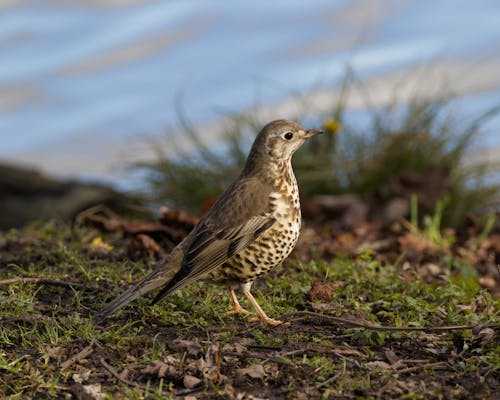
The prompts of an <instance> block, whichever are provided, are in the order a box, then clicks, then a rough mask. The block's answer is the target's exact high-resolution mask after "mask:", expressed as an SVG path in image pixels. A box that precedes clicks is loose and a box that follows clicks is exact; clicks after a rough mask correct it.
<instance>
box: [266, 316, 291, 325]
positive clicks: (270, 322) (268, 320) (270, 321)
mask: <svg viewBox="0 0 500 400" xmlns="http://www.w3.org/2000/svg"><path fill="white" fill-rule="evenodd" d="M262 320H263V321H264V322H265V323H266V324H268V325H270V326H280V325H281V326H289V325H290V322H283V321H279V320H277V319H273V318H269V317H267V318H262Z"/></svg>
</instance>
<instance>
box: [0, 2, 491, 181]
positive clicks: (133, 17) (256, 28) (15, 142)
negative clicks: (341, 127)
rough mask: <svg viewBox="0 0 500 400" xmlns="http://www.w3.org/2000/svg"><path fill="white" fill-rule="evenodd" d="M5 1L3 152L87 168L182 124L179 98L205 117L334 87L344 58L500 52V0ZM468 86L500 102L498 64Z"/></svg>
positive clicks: (112, 170)
mask: <svg viewBox="0 0 500 400" xmlns="http://www.w3.org/2000/svg"><path fill="white" fill-rule="evenodd" d="M120 3H123V4H122V5H119V4H120ZM113 4H114V5H113ZM117 4H118V5H117ZM1 7H2V6H0V137H1V139H2V140H1V144H0V161H1V160H2V159H3V160H8V161H15V162H21V163H27V164H30V165H34V166H37V167H41V168H43V169H45V170H46V171H48V172H51V173H57V174H60V175H73V176H78V177H85V178H96V179H108V180H114V179H117V176H118V175H117V169H119V167H120V164H121V162H122V161H123V159H124V157H125V156H124V155H123V154H124V152H127V149H128V150H130V148H133V146H132V143H135V142H137V141H139V140H140V139H139V138H140V136H141V135H143V134H148V135H149V134H152V135H160V134H164V133H165V132H168V131H172V128H175V127H176V126H178V104H179V103H180V104H181V105H182V108H183V110H184V111H185V113H186V115H187V117H188V118H189V119H190V120H192V121H193V122H194V123H196V124H203V123H205V122H210V121H214V120H217V119H218V118H220V117H221V110H224V111H232V112H238V111H244V110H246V109H247V108H249V107H252V106H253V105H254V104H255V103H256V102H258V103H260V104H264V105H265V104H274V103H276V102H279V101H280V100H284V99H286V97H287V96H289V95H290V93H293V92H294V91H298V92H301V93H307V92H308V91H312V90H313V89H317V88H318V85H319V86H320V87H321V88H322V89H323V88H325V87H329V86H331V87H332V88H333V87H335V86H336V85H337V84H338V82H339V80H340V79H341V77H342V76H343V75H344V73H345V68H346V65H350V66H351V67H352V68H353V69H354V70H355V71H356V73H357V74H358V75H359V76H360V77H361V78H362V79H366V80H367V81H369V80H371V79H376V78H377V77H381V76H390V75H391V74H396V73H398V72H399V71H403V70H405V69H410V68H412V67H415V66H421V65H426V64H430V65H432V63H434V62H442V61H447V62H449V63H450V64H451V65H462V64H464V63H472V65H473V67H472V68H471V73H474V71H475V70H476V69H475V67H474V65H476V64H477V65H481V66H482V67H485V66H486V67H488V65H489V64H491V65H494V63H495V62H500V2H498V0H479V1H478V0H475V1H471V0H436V1H423V0H407V1H398V0H385V1H382V0H380V1H379V0H374V1H370V2H363V1H356V0H352V1H348V0H333V1H332V0H329V1H326V0H325V1H320V0H318V1H298V0H294V1H284V0H283V1H262V0H260V1H253V2H248V1H247V2H245V1H232V2H227V1H220V0H219V1H218V0H203V1H202V0H199V1H188V0H182V1H181V0H171V1H146V0H143V1H140V0H136V1H128V2H117V1H111V0H101V1H100V2H99V1H95V2H88V3H87V2H85V1H72V2H65V1H58V0H52V1H40V2H21V1H19V2H15V1H14V2H12V4H11V5H10V6H9V5H7V6H4V8H1ZM474 63H476V64H474ZM467 65H468V64H467ZM498 65H500V64H498ZM473 81H474V80H473ZM388 90H389V88H388ZM469 92H470V93H464V95H463V99H462V100H463V101H462V102H461V104H460V109H461V110H466V111H467V112H471V113H473V112H476V111H477V112H478V113H480V112H481V111H482V110H486V109H488V108H490V107H492V106H494V105H498V104H500V71H499V73H498V79H496V80H495V79H490V81H489V82H487V83H486V84H482V85H480V87H472V88H471V89H470V90H469ZM499 128H500V122H499V121H498V119H496V120H493V121H492V122H490V124H489V125H488V129H487V132H486V134H485V136H484V143H485V144H486V145H488V146H500V135H499V133H498V130H499ZM207 134H210V133H207ZM132 151H133V150H132ZM127 157H130V154H129V155H127ZM132 158H134V157H133V156H132ZM137 158H140V154H137ZM120 179H123V176H121V177H120Z"/></svg>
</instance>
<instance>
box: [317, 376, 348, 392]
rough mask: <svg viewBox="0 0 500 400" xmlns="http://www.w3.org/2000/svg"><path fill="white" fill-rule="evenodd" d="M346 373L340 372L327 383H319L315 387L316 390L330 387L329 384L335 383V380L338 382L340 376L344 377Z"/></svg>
mask: <svg viewBox="0 0 500 400" xmlns="http://www.w3.org/2000/svg"><path fill="white" fill-rule="evenodd" d="M343 372H344V371H340V372H339V373H338V374H335V375H333V376H331V377H330V378H328V379H327V380H326V381H323V382H321V383H318V384H317V385H316V386H314V389H316V390H317V389H321V388H322V387H323V386H326V385H328V384H329V383H331V382H333V381H334V380H336V379H337V378H338V377H339V376H340V375H342V373H343Z"/></svg>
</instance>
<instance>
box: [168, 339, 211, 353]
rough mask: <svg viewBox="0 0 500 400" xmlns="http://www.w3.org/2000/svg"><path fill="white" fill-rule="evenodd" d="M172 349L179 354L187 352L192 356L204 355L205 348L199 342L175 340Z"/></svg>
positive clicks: (171, 345)
mask: <svg viewBox="0 0 500 400" xmlns="http://www.w3.org/2000/svg"><path fill="white" fill-rule="evenodd" d="M170 348H171V349H172V350H175V351H178V352H184V351H185V352H187V353H188V354H189V355H191V356H195V357H196V356H197V355H199V354H201V353H203V347H201V345H200V344H199V343H198V342H194V341H192V340H184V339H175V340H174V341H172V343H170Z"/></svg>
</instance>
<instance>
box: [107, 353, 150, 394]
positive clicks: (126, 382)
mask: <svg viewBox="0 0 500 400" xmlns="http://www.w3.org/2000/svg"><path fill="white" fill-rule="evenodd" d="M99 362H100V363H101V364H102V366H103V367H104V368H105V369H107V370H108V372H109V373H110V374H111V375H113V376H114V377H115V378H116V379H118V380H119V381H120V382H122V383H124V384H125V385H128V386H132V387H135V388H139V389H142V390H145V391H147V392H148V393H151V394H155V393H156V391H154V390H152V389H150V388H149V387H147V386H145V385H141V384H140V383H137V382H132V381H129V380H128V379H125V378H122V377H121V376H120V374H118V371H117V370H116V369H114V368H113V367H112V366H111V365H109V364H108V363H107V362H106V360H104V358H102V357H99Z"/></svg>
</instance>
